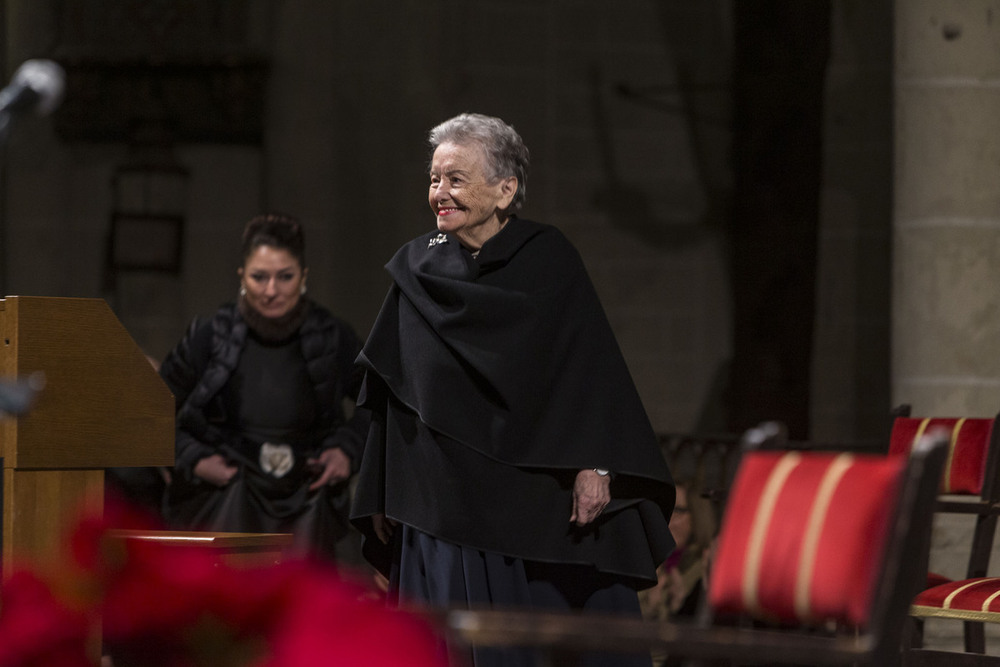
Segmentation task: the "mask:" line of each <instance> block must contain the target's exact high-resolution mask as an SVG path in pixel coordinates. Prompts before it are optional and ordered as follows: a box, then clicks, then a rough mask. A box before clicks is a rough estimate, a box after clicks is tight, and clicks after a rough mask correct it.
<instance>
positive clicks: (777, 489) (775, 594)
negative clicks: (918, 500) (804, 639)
mask: <svg viewBox="0 0 1000 667" xmlns="http://www.w3.org/2000/svg"><path fill="white" fill-rule="evenodd" d="M944 439H945V436H944V435H943V434H942V433H941V432H940V431H934V433H933V434H932V435H931V437H928V438H925V439H924V440H923V441H922V444H921V445H920V447H921V448H922V449H927V450H929V449H932V448H933V447H936V448H937V456H938V458H939V462H940V460H941V459H943V458H944V453H943V449H944ZM932 441H933V443H936V444H932ZM923 455H924V456H926V455H927V454H926V452H923ZM908 466H912V459H911V458H910V457H902V456H890V457H885V456H872V455H865V454H851V453H844V452H841V453H836V452H800V451H786V452H780V451H751V452H747V453H746V454H745V455H744V457H743V461H742V464H741V467H740V470H739V472H738V474H737V477H736V480H735V482H734V485H733V488H732V492H731V494H730V497H729V502H728V504H727V507H726V513H725V518H724V521H723V525H722V529H721V531H720V535H719V541H718V545H717V552H716V555H715V558H714V560H713V564H712V574H711V577H710V578H709V595H708V597H709V602H710V604H711V606H712V608H713V610H714V611H715V612H716V614H740V615H746V616H750V617H751V618H754V619H757V620H760V621H765V622H770V623H780V624H791V625H807V626H823V625H825V624H827V623H828V622H830V621H833V622H836V623H838V624H841V625H849V626H853V627H859V628H866V627H869V626H870V625H871V624H872V622H873V618H874V617H873V615H872V614H873V611H872V610H873V609H876V608H878V604H877V603H878V600H877V598H878V596H880V595H883V594H886V593H887V591H886V589H885V588H884V585H883V584H884V583H885V582H884V581H882V579H883V578H884V576H885V575H886V572H885V571H884V569H883V568H884V566H885V563H886V562H887V558H886V557H887V547H888V545H890V543H891V538H892V537H893V536H898V535H901V534H903V533H904V532H907V530H906V526H905V524H906V522H908V521H910V520H911V519H914V517H912V516H907V515H908V514H910V513H911V512H913V507H907V506H906V504H907V503H911V502H914V501H913V499H912V498H905V497H903V496H902V495H901V489H902V488H903V485H904V483H905V482H906V478H907V471H908V470H910V468H909V467H908ZM912 474H913V473H912V471H911V472H910V475H912ZM936 482H937V478H934V479H933V480H931V481H930V482H926V481H925V482H924V483H925V485H926V484H929V485H930V486H929V489H928V491H929V495H930V496H931V499H929V500H926V501H925V507H924V514H925V517H924V519H925V520H926V519H927V517H929V512H930V507H929V504H927V503H929V502H931V500H932V499H933V495H934V493H933V491H934V485H935V484H936ZM911 484H912V482H911ZM908 493H910V492H908ZM914 520H919V518H916V519H914ZM928 529H929V528H928ZM909 532H910V533H912V532H913V531H909ZM919 544H921V542H919V541H917V542H914V543H913V545H911V547H910V548H913V547H914V546H917V545H919ZM893 548H894V550H896V549H898V546H894V547H893ZM913 592H914V591H910V595H912V593H913ZM900 604H902V605H904V606H903V607H902V609H901V610H900V612H901V613H902V614H904V615H905V604H906V600H903V601H902V602H897V603H896V606H899V605H900Z"/></svg>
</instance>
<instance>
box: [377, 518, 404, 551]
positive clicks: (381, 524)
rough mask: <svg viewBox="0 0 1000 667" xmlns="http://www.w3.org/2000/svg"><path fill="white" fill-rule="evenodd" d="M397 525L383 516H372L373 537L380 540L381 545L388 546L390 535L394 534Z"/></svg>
mask: <svg viewBox="0 0 1000 667" xmlns="http://www.w3.org/2000/svg"><path fill="white" fill-rule="evenodd" d="M397 525H399V524H397V523H396V522H395V521H393V520H392V519H390V518H389V517H387V516H386V515H384V514H374V515H372V528H374V529H375V536H376V537H378V539H379V540H381V542H382V544H389V540H391V539H392V534H393V533H394V532H396V526H397Z"/></svg>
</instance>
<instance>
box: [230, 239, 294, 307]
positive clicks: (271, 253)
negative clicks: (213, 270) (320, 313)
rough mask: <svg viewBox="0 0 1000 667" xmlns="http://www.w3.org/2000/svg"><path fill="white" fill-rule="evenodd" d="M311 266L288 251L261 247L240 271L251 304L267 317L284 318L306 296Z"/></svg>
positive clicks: (241, 280) (248, 301) (252, 254)
mask: <svg viewBox="0 0 1000 667" xmlns="http://www.w3.org/2000/svg"><path fill="white" fill-rule="evenodd" d="M308 272H309V270H308V269H305V270H303V268H302V265H301V264H300V263H299V260H297V259H296V258H295V256H294V255H292V254H291V253H290V252H288V251H287V250H284V249H281V248H274V247H272V246H267V245H262V246H258V247H257V248H256V249H255V250H254V251H253V253H251V255H250V256H249V257H247V259H246V261H245V262H244V263H243V267H242V268H241V269H239V271H237V273H238V274H239V276H240V283H241V284H242V285H243V287H244V288H246V296H245V298H246V300H247V305H249V306H250V307H251V308H253V309H254V310H256V311H257V312H258V313H260V314H261V315H263V316H264V317H281V316H282V315H284V314H286V313H287V312H288V311H290V310H291V309H292V308H294V307H295V304H297V303H298V302H299V299H300V298H302V287H303V286H304V285H305V283H306V274H307V273H308Z"/></svg>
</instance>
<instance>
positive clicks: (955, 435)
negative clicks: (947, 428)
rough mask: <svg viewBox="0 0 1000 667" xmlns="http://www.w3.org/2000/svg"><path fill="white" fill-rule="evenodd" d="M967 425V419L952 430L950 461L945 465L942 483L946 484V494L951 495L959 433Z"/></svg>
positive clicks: (956, 423)
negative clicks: (953, 465) (952, 469)
mask: <svg viewBox="0 0 1000 667" xmlns="http://www.w3.org/2000/svg"><path fill="white" fill-rule="evenodd" d="M963 424H965V417H962V418H961V419H959V420H958V421H957V422H955V427H954V428H952V429H951V442H950V443H949V444H948V460H947V461H945V464H944V475H943V476H942V478H941V481H942V482H943V484H944V493H951V492H952V491H951V462H952V461H954V460H955V449H956V448H957V447H958V433H959V431H961V430H962V425H963Z"/></svg>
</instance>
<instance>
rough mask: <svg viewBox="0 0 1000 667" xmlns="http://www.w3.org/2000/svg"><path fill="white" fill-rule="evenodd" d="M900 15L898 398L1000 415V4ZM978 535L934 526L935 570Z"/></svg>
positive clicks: (962, 555)
mask: <svg viewBox="0 0 1000 667" xmlns="http://www.w3.org/2000/svg"><path fill="white" fill-rule="evenodd" d="M895 14H896V16H895V29H896V35H895V123H896V126H895V132H894V134H895V146H894V149H895V178H894V186H895V193H894V206H895V214H894V221H893V233H894V239H893V252H894V259H893V273H892V275H893V287H892V303H893V306H892V327H893V333H892V398H893V401H894V402H895V403H910V404H911V405H912V406H913V413H914V415H915V416H930V415H940V416H981V417H989V416H993V415H994V414H996V413H997V411H998V410H1000V59H998V58H997V47H998V45H1000V1H998V0H897V2H896V4H895ZM971 529H972V523H971V522H969V521H961V520H959V519H957V518H955V517H950V518H948V519H946V520H939V521H937V522H936V523H935V530H934V538H933V545H932V548H931V568H932V569H933V570H934V571H936V572H941V573H942V574H945V575H947V576H950V577H956V578H961V577H963V576H964V574H965V567H966V562H967V560H966V559H967V558H968V550H967V547H968V545H969V544H970V540H971ZM993 560H994V562H997V554H996V553H994V556H993ZM961 625H962V624H961V623H955V622H950V623H945V622H940V623H938V622H932V623H928V624H927V626H926V640H927V645H928V646H935V647H941V648H949V649H957V650H961V646H962V643H961ZM993 630H995V628H991V629H988V630H987V632H988V633H990V636H991V638H994V639H993V641H994V642H995V637H994V636H995V632H993Z"/></svg>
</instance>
